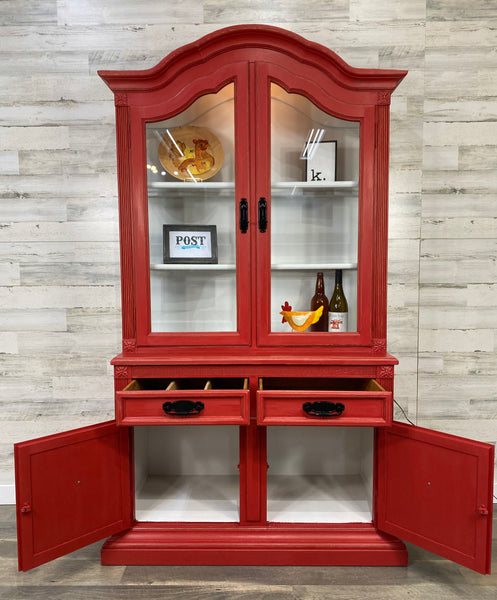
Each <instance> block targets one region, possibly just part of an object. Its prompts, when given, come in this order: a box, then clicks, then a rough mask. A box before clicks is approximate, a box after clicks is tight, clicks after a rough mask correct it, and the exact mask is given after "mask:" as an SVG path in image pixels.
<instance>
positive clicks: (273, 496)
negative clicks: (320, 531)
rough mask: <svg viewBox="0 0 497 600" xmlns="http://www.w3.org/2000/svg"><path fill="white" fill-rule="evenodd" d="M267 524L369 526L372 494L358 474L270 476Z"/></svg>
mask: <svg viewBox="0 0 497 600" xmlns="http://www.w3.org/2000/svg"><path fill="white" fill-rule="evenodd" d="M267 508H268V521H272V522H277V523H371V521H372V512H371V494H370V492H369V490H368V488H367V485H366V483H365V482H364V480H363V478H362V477H361V476H360V475H310V474H308V475H269V476H268V507H267Z"/></svg>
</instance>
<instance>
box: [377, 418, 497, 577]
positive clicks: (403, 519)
mask: <svg viewBox="0 0 497 600" xmlns="http://www.w3.org/2000/svg"><path fill="white" fill-rule="evenodd" d="M493 463H494V449H493V446H491V445H489V444H484V443H481V442H475V441H473V440H468V439H464V438H459V437H455V436H452V435H447V434H444V433H439V432H435V431H431V430H428V429H422V428H421V427H414V426H410V425H405V424H402V423H394V426H393V427H389V428H384V429H382V430H381V431H380V432H379V454H378V527H379V528H380V529H381V530H383V531H385V532H387V533H390V534H392V535H396V536H398V537H400V538H401V539H403V540H405V541H407V542H410V543H413V544H416V545H418V546H421V547H422V548H425V549H426V550H429V551H431V552H434V553H436V554H439V555H440V556H443V557H445V558H448V559H450V560H453V561H455V562H457V563H460V564H461V565H464V566H466V567H469V568H470V569H474V570H475V571H479V572H480V573H489V572H490V556H491V541H492V531H491V530H492V482H493Z"/></svg>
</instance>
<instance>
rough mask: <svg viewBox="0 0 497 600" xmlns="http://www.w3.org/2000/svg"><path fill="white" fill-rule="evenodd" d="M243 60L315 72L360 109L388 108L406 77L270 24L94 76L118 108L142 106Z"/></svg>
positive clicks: (220, 34)
mask: <svg viewBox="0 0 497 600" xmlns="http://www.w3.org/2000/svg"><path fill="white" fill-rule="evenodd" d="M243 61H244V62H247V63H256V64H257V63H273V64H279V65H287V66H288V68H289V69H293V68H295V67H298V68H301V69H304V70H305V69H306V68H307V69H310V70H311V71H312V70H313V71H314V73H316V74H318V73H319V76H320V78H325V79H326V80H327V81H328V82H329V84H330V85H332V86H333V87H334V88H335V89H336V90H338V91H339V92H342V93H339V95H342V94H343V95H344V97H349V98H351V99H352V98H360V97H361V98H362V101H361V102H360V103H361V104H378V105H382V104H383V105H384V104H389V103H390V94H391V92H392V91H393V90H394V89H395V88H396V87H397V85H398V84H399V82H400V81H401V80H402V79H403V78H404V77H405V75H406V73H407V71H398V70H386V69H363V68H355V67H351V66H350V65H348V64H347V63H346V62H345V61H344V60H343V59H341V58H340V57H339V56H338V55H337V54H336V53H335V52H333V51H331V50H329V49H328V48H326V47H324V46H322V45H321V44H317V43H315V42H311V41H308V40H306V39H305V38H303V37H301V36H300V35H297V34H295V33H293V32H290V31H287V30H285V29H281V28H279V27H272V26H269V25H237V26H233V27H226V28H224V29H220V30H218V31H215V32H214V33H210V34H208V35H206V36H204V37H202V38H200V39H199V40H197V41H196V42H192V43H190V44H187V45H185V46H183V47H181V48H179V49H178V50H175V51H174V52H172V53H171V54H169V55H168V56H166V57H165V58H164V59H163V60H161V61H160V62H159V63H158V64H157V65H155V66H154V67H152V68H150V69H144V70H140V71H131V70H130V71H99V72H98V73H99V75H100V77H101V78H102V79H103V80H104V81H105V82H106V83H107V85H108V86H109V87H110V89H111V90H112V91H113V92H114V93H115V100H116V105H120V104H122V105H126V104H128V95H130V96H133V95H134V97H135V98H134V100H135V101H131V102H130V104H135V103H137V104H141V101H140V100H139V98H142V97H143V94H148V93H150V92H153V91H159V90H161V89H163V88H165V87H167V86H168V85H169V84H170V83H171V82H173V81H177V80H178V79H181V80H186V79H187V78H188V77H192V76H196V77H198V76H199V74H201V73H202V71H203V69H204V68H205V71H206V72H208V70H209V69H210V68H212V67H214V68H217V67H218V66H219V65H221V64H227V63H229V62H243ZM208 65H209V67H207V66H208ZM184 78H186V79H184ZM358 93H359V94H358Z"/></svg>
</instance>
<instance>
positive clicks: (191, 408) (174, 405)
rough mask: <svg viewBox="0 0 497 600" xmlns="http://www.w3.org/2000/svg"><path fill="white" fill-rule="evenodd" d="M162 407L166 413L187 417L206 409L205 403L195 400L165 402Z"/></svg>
mask: <svg viewBox="0 0 497 600" xmlns="http://www.w3.org/2000/svg"><path fill="white" fill-rule="evenodd" d="M162 408H163V410H164V412H165V413H166V415H179V416H181V417H186V416H188V415H198V414H199V413H200V412H201V411H202V410H204V403H203V402H194V401H193V400H175V401H174V402H164V404H163V405H162Z"/></svg>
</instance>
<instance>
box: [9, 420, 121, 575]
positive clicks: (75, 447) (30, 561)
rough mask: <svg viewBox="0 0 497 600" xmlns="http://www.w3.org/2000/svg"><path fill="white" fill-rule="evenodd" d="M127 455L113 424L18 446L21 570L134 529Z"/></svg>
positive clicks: (18, 519) (109, 423)
mask: <svg viewBox="0 0 497 600" xmlns="http://www.w3.org/2000/svg"><path fill="white" fill-rule="evenodd" d="M129 456H130V455H129V438H128V429H127V428H125V427H123V428H119V427H116V425H115V422H114V421H109V422H107V423H101V424H98V425H92V426H90V427H84V428H81V429H75V430H73V431H66V432H64V433H60V434H56V435H51V436H48V437H43V438H39V439H37V440H30V441H27V442H21V443H19V444H16V445H15V463H16V494H17V533H18V554H19V569H20V570H22V571H26V570H28V569H31V568H33V567H36V566H38V565H41V564H43V563H45V562H48V561H49V560H53V559H54V558H57V557H59V556H62V555H64V554H67V553H69V552H72V551H74V550H77V549H78V548H81V547H83V546H86V545H88V544H91V543H93V542H96V541H98V540H100V539H102V538H104V537H106V536H108V535H112V534H114V533H117V532H119V531H122V530H124V529H126V528H128V527H129V526H130V525H131V496H130V460H129Z"/></svg>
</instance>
